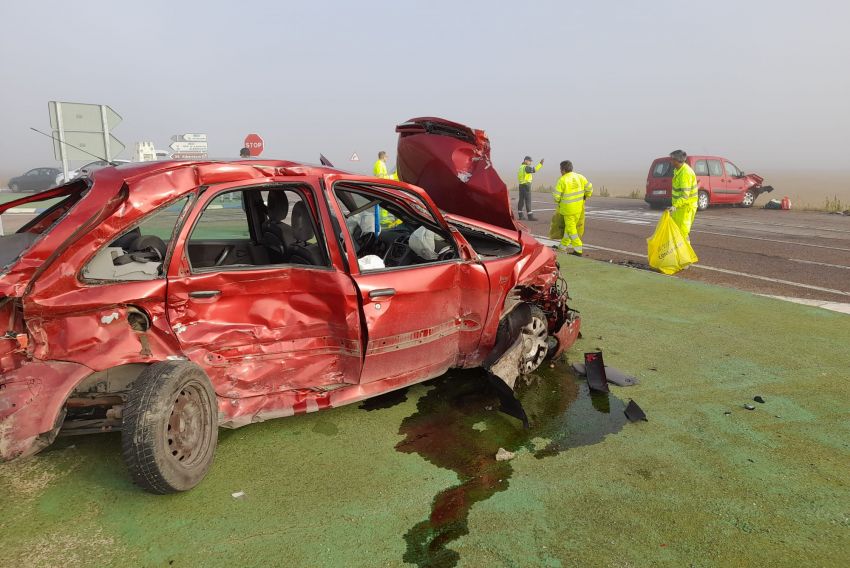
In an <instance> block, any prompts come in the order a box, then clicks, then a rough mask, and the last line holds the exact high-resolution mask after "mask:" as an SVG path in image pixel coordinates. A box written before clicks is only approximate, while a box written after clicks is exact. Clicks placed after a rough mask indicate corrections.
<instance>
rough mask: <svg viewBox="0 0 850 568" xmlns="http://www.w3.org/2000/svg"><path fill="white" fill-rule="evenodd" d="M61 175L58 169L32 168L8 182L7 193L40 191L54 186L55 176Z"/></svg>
mask: <svg viewBox="0 0 850 568" xmlns="http://www.w3.org/2000/svg"><path fill="white" fill-rule="evenodd" d="M60 173H62V170H60V169H58V168H33V169H31V170H30V171H28V172H27V173H25V174H22V175H19V176H16V177H13V178H12V179H10V180H9V191H12V192H18V191H42V190H45V189H49V188H51V187H53V186H54V185H56V176H57V175H59V174H60Z"/></svg>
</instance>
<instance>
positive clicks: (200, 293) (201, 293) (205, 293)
mask: <svg viewBox="0 0 850 568" xmlns="http://www.w3.org/2000/svg"><path fill="white" fill-rule="evenodd" d="M220 295H221V290H197V291H195V292H189V297H190V298H215V297H216V296H220Z"/></svg>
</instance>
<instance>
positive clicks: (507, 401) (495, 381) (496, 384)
mask: <svg viewBox="0 0 850 568" xmlns="http://www.w3.org/2000/svg"><path fill="white" fill-rule="evenodd" d="M487 380H488V381H489V383H490V385H491V386H492V387H493V389H494V390H495V391H496V394H498V395H499V403H500V405H499V411H500V412H503V413H505V414H507V415H508V416H513V417H514V418H516V419H517V420H519V421H520V422H522V427H523V428H525V429H526V430H527V429H528V428H530V427H531V424H529V422H528V414H526V412H525V409H524V408H523V407H522V403H521V402H520V401H519V399H518V398H517V397H516V393H515V392H514V391H513V389H512V388H511V387H509V386H508V385H506V384H505V382H504V381H503V380H502V379H500V378H499V377H497V376H496V375H494V374H493V373H487Z"/></svg>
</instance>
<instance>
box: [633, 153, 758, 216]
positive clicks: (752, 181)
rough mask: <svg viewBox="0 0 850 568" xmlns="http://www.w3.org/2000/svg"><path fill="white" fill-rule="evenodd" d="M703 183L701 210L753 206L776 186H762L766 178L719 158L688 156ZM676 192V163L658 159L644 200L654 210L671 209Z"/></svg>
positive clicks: (700, 194) (701, 184)
mask: <svg viewBox="0 0 850 568" xmlns="http://www.w3.org/2000/svg"><path fill="white" fill-rule="evenodd" d="M688 164H689V165H690V166H691V167H692V168H693V170H694V173H695V174H696V175H697V181H698V182H699V196H698V198H697V207H698V208H699V210H700V211H704V210H706V209H708V207H709V206H711V205H724V204H725V205H740V206H741V207H752V206H753V203H755V200H756V198H757V197H758V196H759V195H761V194H762V193H766V192H770V191H773V187H771V186H769V185H762V183H763V182H764V178H762V177H761V176H758V175H756V174H745V173H744V172H743V171H742V170H740V169H738V167H737V166H736V165H735V164H733V163H732V162H730V161H729V160H727V159H726V158H721V157H719V156H688ZM672 190H673V163H672V161H671V160H670V158H669V157H667V158H657V159H655V160H654V161H653V162H652V165H651V166H650V168H649V174H648V175H647V177H646V196H645V197H644V201H646V202H647V203H649V206H650V207H652V208H653V209H662V208H664V207H669V206H670V202H671V192H672Z"/></svg>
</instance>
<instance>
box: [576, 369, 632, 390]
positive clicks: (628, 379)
mask: <svg viewBox="0 0 850 568" xmlns="http://www.w3.org/2000/svg"><path fill="white" fill-rule="evenodd" d="M571 366H572V368H573V371H575V372H576V374H577V375H578V376H580V377H584V376H585V375H586V374H587V370H586V368H585V365H584V363H573V364H572V365H571ZM605 380H606V381H608V382H609V383H611V384H614V385H617V386H618V387H630V386H633V385H636V384H639V383H640V381H639V380H638V378H637V377H635V376H634V375H627V374H626V373H624V372H623V371H621V370H619V369H616V368H614V367H609V366H607V365H605Z"/></svg>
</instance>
